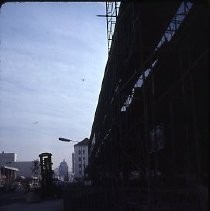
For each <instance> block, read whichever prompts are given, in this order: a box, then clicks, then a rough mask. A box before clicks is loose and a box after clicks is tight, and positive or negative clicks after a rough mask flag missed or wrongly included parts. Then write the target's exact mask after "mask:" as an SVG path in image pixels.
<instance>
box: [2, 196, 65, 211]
mask: <svg viewBox="0 0 210 211" xmlns="http://www.w3.org/2000/svg"><path fill="white" fill-rule="evenodd" d="M16 210H19V211H35V210H36V211H37V210H38V211H45V210H50V211H62V210H63V199H48V200H41V199H40V198H39V197H38V196H36V195H35V194H33V193H31V192H29V193H24V192H10V193H0V211H16Z"/></svg>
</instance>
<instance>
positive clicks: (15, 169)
mask: <svg viewBox="0 0 210 211" xmlns="http://www.w3.org/2000/svg"><path fill="white" fill-rule="evenodd" d="M1 167H2V168H5V169H10V170H12V171H19V169H17V168H14V167H10V166H1Z"/></svg>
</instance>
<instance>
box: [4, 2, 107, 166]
mask: <svg viewBox="0 0 210 211" xmlns="http://www.w3.org/2000/svg"><path fill="white" fill-rule="evenodd" d="M101 14H105V3H100V2H95V3H93V2H87V3H75V2H71V3H61V2H60V3H43V2H42V3H38V2H37V3H32V2H30V3H6V4H3V5H2V7H1V11H0V41H1V45H0V151H3V150H4V151H5V152H15V153H17V159H18V161H27V160H34V159H37V158H38V156H39V154H40V153H42V152H50V153H52V161H53V168H56V167H57V166H58V165H59V163H60V162H61V161H62V160H63V159H65V160H66V161H67V163H68V164H69V165H70V168H71V154H72V152H73V145H74V144H75V143H73V142H61V141H59V140H58V138H59V137H64V138H69V139H72V140H75V141H81V140H83V139H84V138H86V137H87V138H89V136H90V133H91V127H92V123H93V120H94V114H95V110H96V106H97V102H98V96H99V92H100V89H101V82H102V79H103V74H104V69H105V65H106V61H107V38H106V19H105V18H100V17H97V16H96V15H101Z"/></svg>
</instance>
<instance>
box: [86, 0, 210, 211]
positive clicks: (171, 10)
mask: <svg viewBox="0 0 210 211" xmlns="http://www.w3.org/2000/svg"><path fill="white" fill-rule="evenodd" d="M208 13H209V6H208V5H207V4H205V3H196V2H195V1H193V2H180V1H172V2H167V1H163V2H162V3H161V2H159V1H158V2H155V1H151V2H149V3H147V2H146V1H143V2H140V3H137V2H136V1H134V2H127V1H126V2H124V1H123V2H121V5H120V8H119V14H118V17H117V21H116V25H115V32H114V35H113V37H112V45H111V48H110V51H109V58H108V61H107V64H106V68H105V73H104V78H103V82H102V87H101V92H100V96H99V100H98V105H97V109H96V112H95V118H94V122H93V126H92V132H91V136H90V142H89V166H88V175H89V177H90V179H91V180H92V183H93V184H94V185H96V186H106V187H107V186H110V187H113V186H115V187H119V186H120V187H132V186H133V187H141V190H142V191H144V194H143V195H144V196H145V197H146V199H145V200H146V201H147V205H148V206H156V205H157V203H161V201H165V203H166V202H167V200H168V203H169V204H170V207H171V208H172V207H176V208H177V206H180V207H181V208H182V209H184V207H185V206H188V205H189V206H190V205H191V206H194V208H195V209H197V210H201V208H202V209H205V208H203V207H205V203H206V202H205V200H206V196H207V194H206V193H207V192H208V189H207V178H208V173H207V153H208V152H207V143H208V135H207V134H208V129H207V123H208V120H207V113H208V106H207V89H208V86H207V75H208V59H207V58H208V53H209V47H208V39H209V35H208ZM188 196H189V197H188ZM164 197H165V198H167V197H168V199H167V200H164V199H163V198H164ZM170 197H171V198H170ZM169 198H170V199H169ZM126 200H129V197H128V196H127V197H126ZM170 200H171V201H170ZM181 200H182V202H183V203H181V202H180V201H181ZM138 203H140V202H138ZM187 204H188V205H187ZM157 206H158V205H157ZM181 208H180V209H181ZM148 209H149V208H148ZM177 209H178V208H177Z"/></svg>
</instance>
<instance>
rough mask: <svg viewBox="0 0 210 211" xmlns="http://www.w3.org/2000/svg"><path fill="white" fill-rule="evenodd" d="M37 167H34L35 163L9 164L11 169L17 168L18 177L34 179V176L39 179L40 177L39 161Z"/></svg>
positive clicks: (18, 162) (20, 162)
mask: <svg viewBox="0 0 210 211" xmlns="http://www.w3.org/2000/svg"><path fill="white" fill-rule="evenodd" d="M36 162H38V164H37V165H36V166H34V161H17V162H11V163H9V164H7V166H9V167H13V168H17V169H19V171H18V172H17V176H21V177H25V178H32V177H34V176H36V177H38V176H39V175H40V167H39V161H36Z"/></svg>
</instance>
